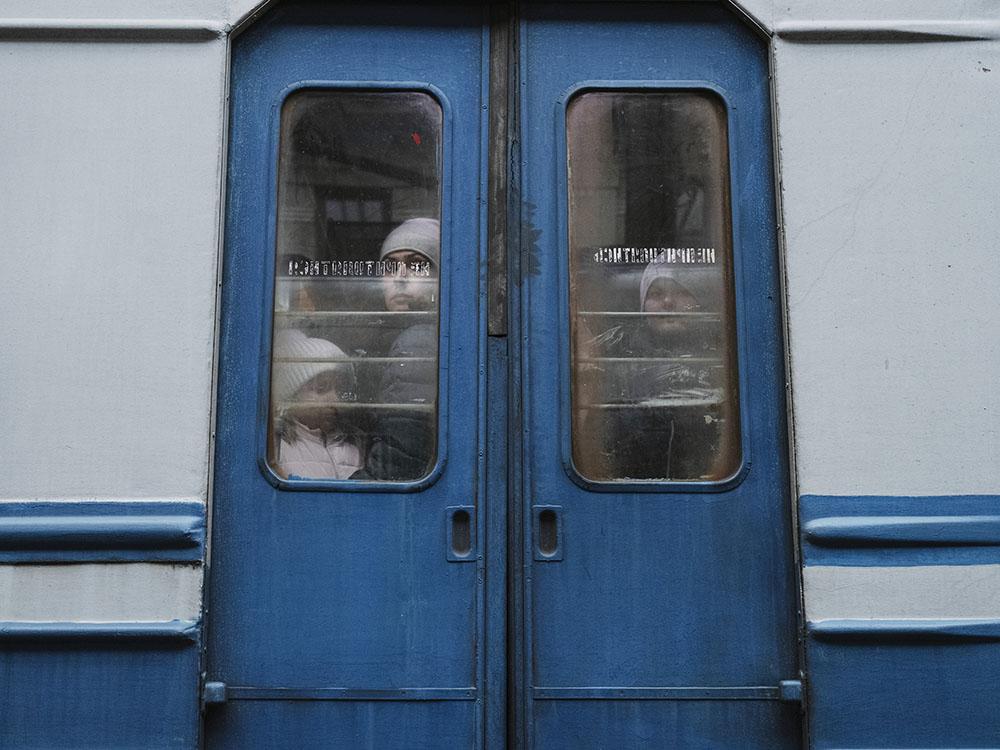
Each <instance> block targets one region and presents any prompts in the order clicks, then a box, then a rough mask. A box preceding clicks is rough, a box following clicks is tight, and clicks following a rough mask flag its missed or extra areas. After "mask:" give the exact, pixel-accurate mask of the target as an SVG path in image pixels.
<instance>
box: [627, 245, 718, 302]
mask: <svg viewBox="0 0 1000 750" xmlns="http://www.w3.org/2000/svg"><path fill="white" fill-rule="evenodd" d="M657 279H670V280H671V281H674V282H676V283H677V284H678V285H679V286H680V287H682V288H683V289H684V290H686V291H687V292H688V293H689V294H691V296H692V297H694V298H695V300H696V301H697V302H698V303H699V304H702V305H703V304H705V303H707V302H711V301H712V296H713V290H714V289H715V288H716V287H717V285H718V283H719V281H721V279H722V274H721V273H720V269H718V268H716V267H712V266H685V265H674V264H672V263H667V256H666V253H660V254H659V255H657V256H656V257H655V258H653V260H651V261H650V262H649V265H647V266H646V270H645V271H643V272H642V281H641V282H639V309H640V310H642V308H643V307H644V306H645V304H646V295H647V294H649V288H650V287H651V286H652V285H653V282H654V281H656V280H657Z"/></svg>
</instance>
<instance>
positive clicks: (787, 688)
mask: <svg viewBox="0 0 1000 750" xmlns="http://www.w3.org/2000/svg"><path fill="white" fill-rule="evenodd" d="M205 687H208V685H206V686H205ZM778 699H779V700H780V701H781V702H782V703H802V680H782V681H781V682H779V683H778Z"/></svg>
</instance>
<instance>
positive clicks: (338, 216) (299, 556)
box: [204, 3, 502, 750]
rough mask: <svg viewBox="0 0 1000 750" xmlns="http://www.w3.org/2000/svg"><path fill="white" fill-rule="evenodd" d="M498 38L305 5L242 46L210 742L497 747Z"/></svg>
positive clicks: (211, 617)
mask: <svg viewBox="0 0 1000 750" xmlns="http://www.w3.org/2000/svg"><path fill="white" fill-rule="evenodd" d="M487 35H488V25H486V22H485V21H484V12H483V10H482V9H480V8H478V7H463V6H457V5H451V6H448V7H435V6H433V5H420V6H416V5H405V4H397V5H395V6H392V5H373V6H371V7H364V8H361V7H356V8H352V7H350V6H346V5H339V4H335V3H288V4H283V5H281V6H279V7H278V8H277V9H275V10H274V11H272V12H271V13H269V14H268V15H267V16H266V18H265V19H263V20H262V21H260V22H259V23H257V24H255V25H254V26H252V27H251V28H250V29H249V30H248V31H247V32H246V33H245V34H243V35H241V36H240V37H239V38H238V39H237V40H235V42H234V48H233V63H232V65H233V71H234V75H233V85H232V102H231V113H232V114H231V117H232V130H231V137H230V155H229V179H228V209H227V225H226V250H225V260H224V271H223V278H224V282H223V302H222V330H221V363H220V374H219V386H218V387H219V392H218V409H217V411H218V431H217V449H216V461H215V490H214V493H213V497H214V499H213V508H212V519H213V525H214V537H213V538H214V543H213V547H212V550H211V558H210V566H211V567H210V569H211V577H210V589H209V591H208V599H207V601H208V609H207V614H206V621H207V631H208V636H207V638H208V643H207V664H206V686H205V691H204V692H205V698H206V702H207V703H208V708H207V711H206V722H205V741H206V744H207V745H208V746H209V747H212V748H240V749H241V750H245V749H246V748H313V747H317V748H318V747H323V748H328V747H343V748H362V747H365V748H433V747H454V748H466V747H474V746H477V745H479V744H480V743H481V738H482V736H483V728H482V726H481V724H482V721H483V715H484V709H483V689H482V685H483V683H484V677H483V671H484V669H485V667H484V665H485V663H486V656H485V654H486V638H485V635H484V632H485V627H486V625H485V618H486V608H485V601H484V597H485V583H484V581H485V579H486V576H485V572H484V564H485V563H484V556H483V549H484V534H485V525H484V523H483V521H482V509H483V507H484V499H483V498H484V481H485V476H486V471H485V465H484V456H483V453H482V446H483V444H484V443H483V438H482V433H483V432H484V430H485V407H484V399H485V391H484V388H483V385H482V381H483V378H484V365H483V362H484V360H485V336H484V335H483V332H482V331H481V328H482V326H481V325H480V320H481V317H482V316H481V315H480V314H479V313H478V309H479V293H478V291H477V290H478V283H479V267H480V248H481V247H482V245H483V243H482V242H481V241H480V238H481V236H482V235H483V234H484V233H485V224H484V216H485V213H484V204H483V203H482V202H481V200H480V197H481V196H482V194H483V192H484V186H483V178H484V175H485V161H484V155H483V153H482V149H483V148H484V146H485V137H484V129H485V127H486V123H487V120H486V116H487V110H486V101H485V98H484V90H483V86H484V73H483V66H484V64H485V62H486V54H487V48H486V41H487V39H488V36H487ZM501 580H502V577H501ZM501 628H502V626H501ZM501 632H502V630H501ZM500 700H501V703H502V696H501V698H500Z"/></svg>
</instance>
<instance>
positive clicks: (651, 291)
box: [566, 91, 741, 481]
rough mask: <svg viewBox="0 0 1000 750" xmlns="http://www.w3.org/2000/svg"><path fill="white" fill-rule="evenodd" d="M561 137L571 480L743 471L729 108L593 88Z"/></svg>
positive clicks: (695, 95) (688, 98) (704, 99)
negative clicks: (565, 172)
mask: <svg viewBox="0 0 1000 750" xmlns="http://www.w3.org/2000/svg"><path fill="white" fill-rule="evenodd" d="M566 127H567V147H568V165H569V252H570V305H571V311H572V315H571V320H572V358H573V362H572V365H573V366H572V407H573V409H572V413H573V416H572V419H573V461H574V464H575V466H576V469H577V471H578V472H580V474H581V475H582V476H584V477H586V478H588V479H593V480H598V481H607V480H625V479H645V480H661V481H665V480H669V481H699V480H700V481H714V480H721V479H724V478H726V477H728V476H730V475H732V474H733V473H734V472H735V471H736V470H737V468H738V467H739V465H740V461H741V457H740V430H739V404H738V397H737V390H738V389H737V380H736V378H737V371H736V349H735V316H734V314H733V280H732V240H731V227H730V206H729V188H728V174H729V164H728V153H727V141H726V139H727V135H726V112H725V108H724V106H723V104H722V102H721V101H720V100H719V98H718V97H716V96H714V95H713V94H711V93H708V92H700V91H667V92H644V93H643V92H587V93H583V94H580V95H578V96H576V97H575V98H574V99H573V100H572V101H571V102H570V104H569V108H568V111H567V122H566Z"/></svg>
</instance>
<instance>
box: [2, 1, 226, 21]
mask: <svg viewBox="0 0 1000 750" xmlns="http://www.w3.org/2000/svg"><path fill="white" fill-rule="evenodd" d="M229 4H230V3H229V2H228V0H144V2H135V0H88V2H85V3H82V2H79V0H44V2H38V1H37V0H4V3H3V8H2V14H3V17H4V18H159V19H165V18H171V19H178V18H211V19H223V18H225V16H226V13H228V12H229V8H228V6H229Z"/></svg>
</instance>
